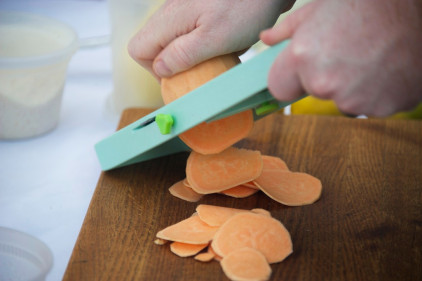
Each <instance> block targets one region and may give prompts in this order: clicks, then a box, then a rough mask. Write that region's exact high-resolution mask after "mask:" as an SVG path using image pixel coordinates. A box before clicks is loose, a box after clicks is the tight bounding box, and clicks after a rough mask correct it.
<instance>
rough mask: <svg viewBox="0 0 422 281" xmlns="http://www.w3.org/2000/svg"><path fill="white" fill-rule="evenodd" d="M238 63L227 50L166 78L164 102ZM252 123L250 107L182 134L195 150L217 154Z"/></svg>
mask: <svg viewBox="0 0 422 281" xmlns="http://www.w3.org/2000/svg"><path fill="white" fill-rule="evenodd" d="M238 63H240V60H239V58H238V57H237V56H236V55H235V54H228V55H223V56H220V57H216V58H212V59H210V60H207V61H205V62H202V63H200V64H198V65H196V66H194V67H193V68H191V69H188V70H186V71H184V72H181V73H178V74H176V75H174V76H172V77H170V78H163V79H162V80H161V95H162V97H163V100H164V103H165V104H168V103H170V102H172V101H174V100H175V99H178V98H180V97H181V96H183V95H185V94H187V93H188V92H190V91H192V90H194V89H196V88H198V87H199V86H201V85H202V84H204V83H206V82H208V81H209V80H211V79H213V78H215V77H217V76H218V75H220V74H221V73H223V72H225V71H227V70H228V69H230V68H232V67H233V66H235V65H237V64H238ZM252 126H253V115H252V111H251V110H247V111H244V112H241V113H238V114H235V115H233V116H230V117H227V118H223V119H220V120H216V121H213V122H210V123H202V124H200V125H198V126H196V127H194V128H192V129H190V130H188V131H186V132H184V133H182V134H180V135H179V137H180V139H182V140H183V141H184V142H185V143H186V145H188V146H189V147H190V148H192V150H194V151H196V152H199V153H202V154H214V153H219V152H221V151H223V150H224V149H226V148H228V147H229V146H231V145H233V144H234V143H236V142H237V141H239V140H241V139H242V138H244V137H246V136H247V135H248V134H249V133H250V131H251V129H252ZM216 136H218V137H216Z"/></svg>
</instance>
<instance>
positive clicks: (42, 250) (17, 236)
mask: <svg viewBox="0 0 422 281" xmlns="http://www.w3.org/2000/svg"><path fill="white" fill-rule="evenodd" d="M52 265H53V254H52V253H51V251H50V249H49V248H48V247H47V246H46V245H45V244H44V243H43V242H41V241H40V240H38V239H37V238H35V237H33V236H31V235H28V234H26V233H23V232H20V231H16V230H13V229H10V228H5V227H0V280H7V281H29V280H31V281H43V280H45V278H46V276H47V274H48V272H49V271H50V270H51V267H52Z"/></svg>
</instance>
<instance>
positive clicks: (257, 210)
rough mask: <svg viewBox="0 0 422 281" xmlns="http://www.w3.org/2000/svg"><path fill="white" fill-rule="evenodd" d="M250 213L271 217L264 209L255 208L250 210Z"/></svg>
mask: <svg viewBox="0 0 422 281" xmlns="http://www.w3.org/2000/svg"><path fill="white" fill-rule="evenodd" d="M251 212H252V213H256V214H260V215H264V216H268V217H271V213H270V212H269V211H267V210H265V209H261V208H255V209H252V210H251Z"/></svg>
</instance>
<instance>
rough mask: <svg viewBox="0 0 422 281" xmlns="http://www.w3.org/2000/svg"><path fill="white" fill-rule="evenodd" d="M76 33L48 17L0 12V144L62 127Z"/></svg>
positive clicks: (75, 44) (76, 43)
mask: <svg viewBox="0 0 422 281" xmlns="http://www.w3.org/2000/svg"><path fill="white" fill-rule="evenodd" d="M77 49H78V38H77V35H76V33H75V32H74V30H73V29H72V28H70V27H69V26H67V25H65V24H64V23H61V22H59V21H57V20H53V19H50V18H47V17H43V16H38V15H33V14H28V13H20V12H6V11H2V12H0V139H20V138H27V137H33V136H37V135H40V134H43V133H46V132H48V131H50V130H52V129H53V128H55V127H56V125H57V123H58V121H59V114H60V107H61V99H62V93H63V87H64V83H65V78H66V71H67V66H68V63H69V60H70V58H71V57H72V55H73V54H74V53H75V52H76V50H77Z"/></svg>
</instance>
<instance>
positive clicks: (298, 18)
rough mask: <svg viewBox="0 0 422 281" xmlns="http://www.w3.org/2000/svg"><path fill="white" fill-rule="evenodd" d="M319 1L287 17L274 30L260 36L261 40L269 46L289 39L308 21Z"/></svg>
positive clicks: (315, 0)
mask: <svg viewBox="0 0 422 281" xmlns="http://www.w3.org/2000/svg"><path fill="white" fill-rule="evenodd" d="M317 3H318V1H317V0H314V1H312V2H309V3H307V4H305V5H304V6H302V7H301V8H299V9H297V10H296V11H293V12H292V13H291V14H289V15H287V16H286V18H285V19H284V20H282V21H281V22H280V23H279V24H277V25H276V26H274V27H273V28H270V29H267V30H264V31H262V32H261V34H260V38H261V40H262V41H263V42H264V43H265V44H267V45H274V44H277V43H278V42H281V41H283V40H286V39H289V38H291V37H292V36H293V34H294V33H295V32H296V29H297V28H299V26H301V24H302V23H303V22H304V21H306V19H307V18H308V17H309V16H310V14H311V13H312V12H313V11H314V10H315V7H316V5H317Z"/></svg>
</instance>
